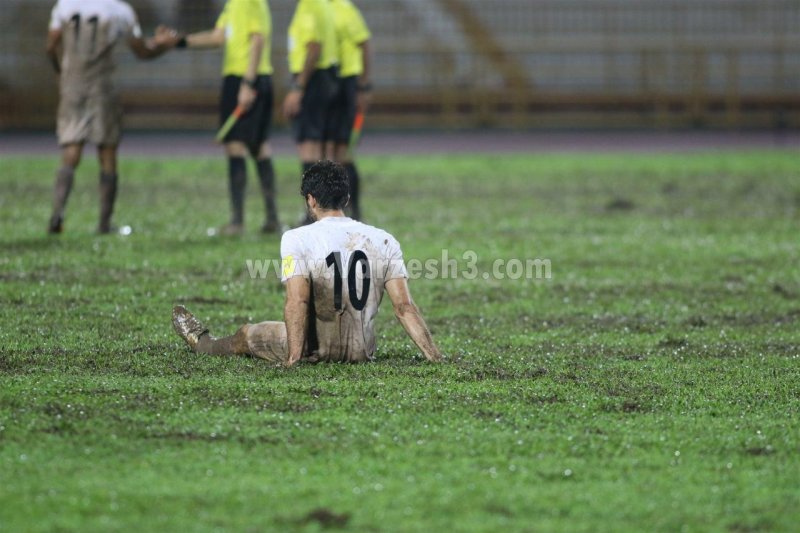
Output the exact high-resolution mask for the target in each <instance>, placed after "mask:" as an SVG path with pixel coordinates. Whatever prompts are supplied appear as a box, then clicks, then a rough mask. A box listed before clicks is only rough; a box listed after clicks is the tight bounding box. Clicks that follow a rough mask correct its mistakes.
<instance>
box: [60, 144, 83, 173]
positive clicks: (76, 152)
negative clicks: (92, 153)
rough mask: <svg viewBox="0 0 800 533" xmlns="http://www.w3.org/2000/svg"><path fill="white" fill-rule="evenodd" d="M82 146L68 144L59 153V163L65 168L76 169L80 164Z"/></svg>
mask: <svg viewBox="0 0 800 533" xmlns="http://www.w3.org/2000/svg"><path fill="white" fill-rule="evenodd" d="M81 152H83V145H82V144H70V145H67V146H65V147H64V149H63V150H62V151H61V163H62V165H63V166H65V167H72V168H77V167H78V165H79V164H80V163H81Z"/></svg>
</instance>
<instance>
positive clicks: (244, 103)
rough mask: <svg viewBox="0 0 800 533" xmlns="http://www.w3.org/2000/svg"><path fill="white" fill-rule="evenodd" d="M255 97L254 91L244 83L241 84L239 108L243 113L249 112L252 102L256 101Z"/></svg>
mask: <svg viewBox="0 0 800 533" xmlns="http://www.w3.org/2000/svg"><path fill="white" fill-rule="evenodd" d="M256 96H257V93H256V91H255V89H253V88H252V87H250V86H248V85H247V84H246V83H242V84H241V85H240V86H239V107H241V108H242V112H243V113H247V112H248V111H250V108H251V107H253V102H255V101H256Z"/></svg>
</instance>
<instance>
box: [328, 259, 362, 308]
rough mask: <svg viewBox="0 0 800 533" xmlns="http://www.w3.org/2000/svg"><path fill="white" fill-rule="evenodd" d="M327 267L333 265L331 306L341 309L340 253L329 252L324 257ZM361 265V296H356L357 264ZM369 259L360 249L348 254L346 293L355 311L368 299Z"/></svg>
mask: <svg viewBox="0 0 800 533" xmlns="http://www.w3.org/2000/svg"><path fill="white" fill-rule="evenodd" d="M325 263H326V264H327V265H328V267H333V306H334V307H335V308H336V310H337V311H343V310H344V306H343V305H342V288H343V287H342V285H343V283H342V277H343V276H342V253H341V252H331V254H330V255H328V257H326V258H325ZM359 265H361V296H360V297H359V296H358V290H357V288H356V282H357V281H358V279H357V278H358V271H357V270H356V269H357V268H358V266H359ZM369 284H370V279H369V260H368V259H367V254H365V253H364V252H363V251H361V250H356V251H355V252H353V255H351V256H350V264H349V265H348V267H347V293H348V295H349V298H350V305H352V306H353V309H355V310H356V311H361V310H362V309H364V307H366V305H367V299H369Z"/></svg>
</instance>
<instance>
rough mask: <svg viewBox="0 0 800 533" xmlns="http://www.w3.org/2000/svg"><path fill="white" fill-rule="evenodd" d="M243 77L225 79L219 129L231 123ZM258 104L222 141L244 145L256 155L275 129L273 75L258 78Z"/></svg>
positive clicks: (223, 81) (220, 105) (220, 103)
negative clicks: (273, 122)
mask: <svg viewBox="0 0 800 533" xmlns="http://www.w3.org/2000/svg"><path fill="white" fill-rule="evenodd" d="M241 83H242V77H241V76H225V77H224V78H223V79H222V94H221V96H220V102H219V123H220V126H221V125H222V124H224V123H225V121H226V120H228V117H230V115H231V113H233V111H234V109H236V106H237V105H238V103H239V87H240V86H241ZM256 93H257V96H256V101H255V102H254V103H253V107H251V108H250V110H249V111H248V112H247V113H246V114H244V115H243V116H242V118H240V119H239V120H238V122H236V125H235V126H234V127H233V129H232V130H231V131H230V132H229V133H228V135H226V136H225V139H224V141H223V142H226V143H229V142H235V141H238V142H241V143H244V144H245V145H247V148H248V149H249V150H250V152H251V153H253V154H257V153H258V150H259V148H260V147H261V144H262V143H264V142H265V141H268V140H269V133H270V129H271V128H272V98H273V97H272V76H265V75H262V76H258V77H257V78H256Z"/></svg>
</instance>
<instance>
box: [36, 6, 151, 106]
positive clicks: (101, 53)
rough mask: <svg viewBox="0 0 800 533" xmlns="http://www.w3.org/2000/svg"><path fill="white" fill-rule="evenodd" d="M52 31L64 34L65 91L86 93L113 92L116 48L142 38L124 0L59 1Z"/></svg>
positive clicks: (54, 12) (63, 65)
mask: <svg viewBox="0 0 800 533" xmlns="http://www.w3.org/2000/svg"><path fill="white" fill-rule="evenodd" d="M50 30H51V31H59V30H60V31H61V32H62V42H63V45H64V57H63V59H62V62H61V88H62V91H67V92H79V93H84V94H86V93H89V94H91V93H95V92H103V91H106V90H109V89H110V82H111V74H112V72H113V71H114V60H113V57H112V53H113V50H114V47H115V46H116V44H117V43H118V42H119V41H120V40H123V39H130V38H131V37H141V35H142V30H141V28H140V27H139V22H138V20H137V19H136V13H135V12H134V11H133V8H131V6H130V5H128V4H127V3H126V2H122V1H121V0H59V1H58V3H56V5H55V7H53V11H52V15H51V17H50Z"/></svg>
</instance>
